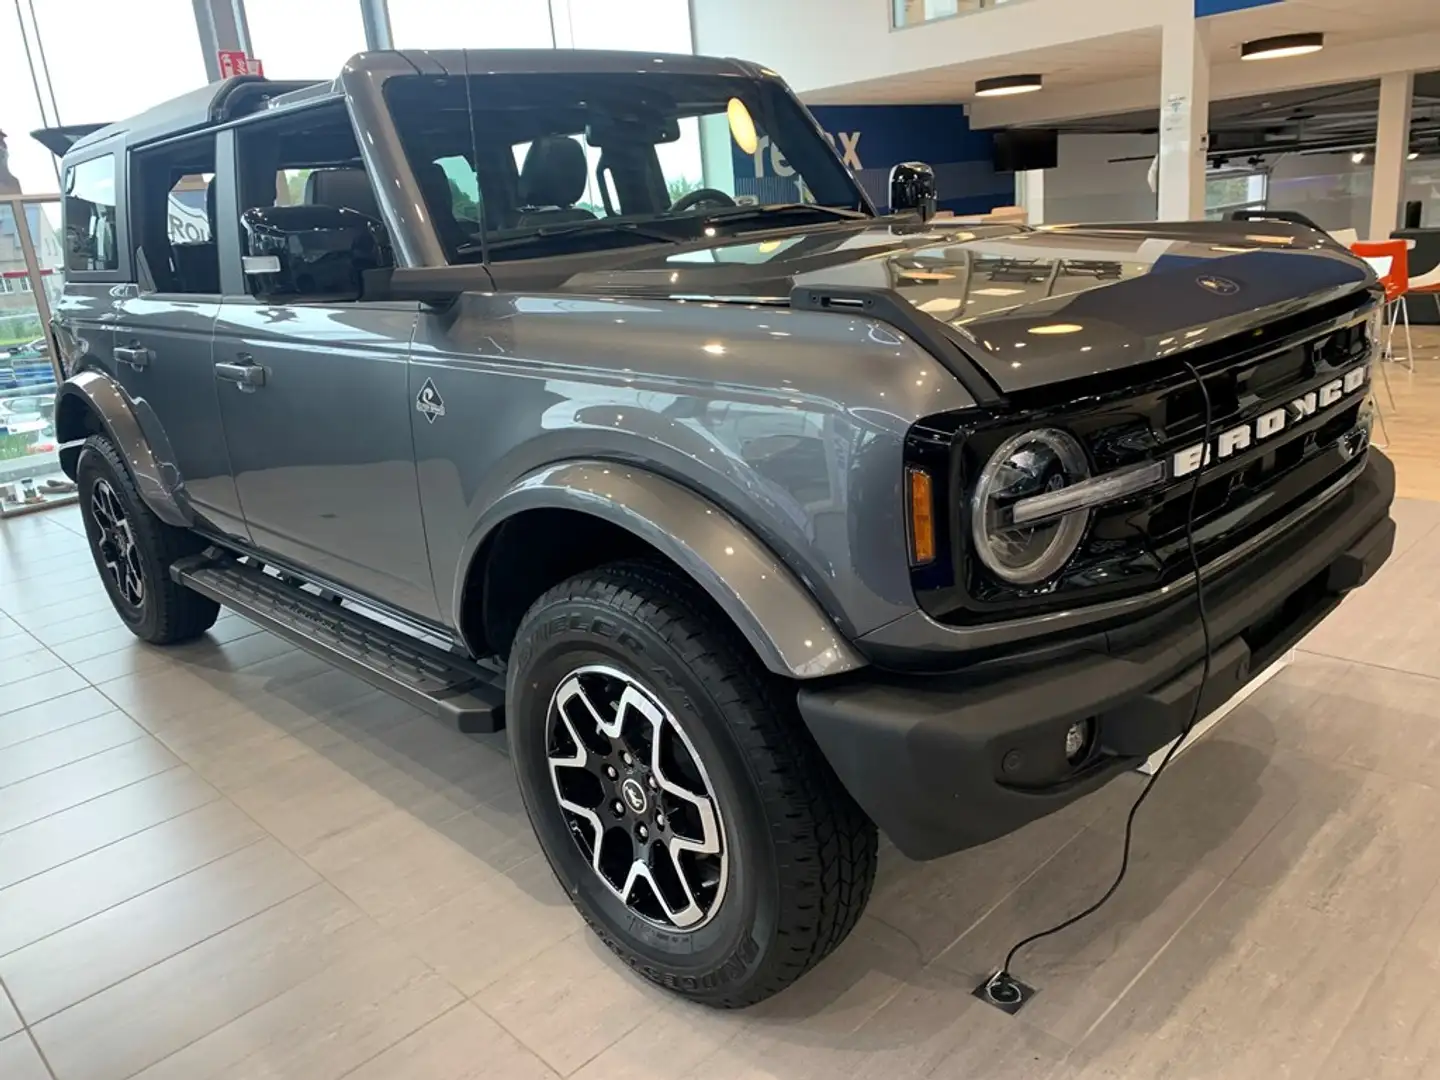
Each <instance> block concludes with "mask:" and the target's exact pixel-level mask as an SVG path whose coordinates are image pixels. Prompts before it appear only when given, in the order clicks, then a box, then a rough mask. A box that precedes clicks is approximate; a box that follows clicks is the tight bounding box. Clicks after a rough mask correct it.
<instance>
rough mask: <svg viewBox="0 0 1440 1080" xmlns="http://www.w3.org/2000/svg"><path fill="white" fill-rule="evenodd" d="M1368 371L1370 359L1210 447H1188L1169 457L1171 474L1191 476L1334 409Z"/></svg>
mask: <svg viewBox="0 0 1440 1080" xmlns="http://www.w3.org/2000/svg"><path fill="white" fill-rule="evenodd" d="M1369 372H1370V365H1369V363H1368V362H1367V363H1364V364H1360V365H1359V366H1357V367H1353V368H1351V369H1350V370H1349V371H1347V372H1345V373H1344V374H1343V375H1341V376H1340V377H1339V378H1336V379H1332V380H1330V381H1329V382H1327V383H1326V384H1325V385H1324V386H1321V387H1319V388H1318V389H1315V390H1311V391H1310V392H1309V393H1307V394H1302V395H1301V396H1300V397H1298V398H1296V399H1295V400H1294V401H1290V402H1287V403H1286V404H1284V405H1281V406H1279V407H1278V408H1274V409H1270V410H1269V411H1268V412H1264V413H1261V414H1260V415H1259V416H1257V417H1256V418H1255V419H1254V420H1252V421H1250V422H1249V423H1248V424H1241V425H1240V426H1238V427H1233V428H1229V429H1227V430H1225V431H1222V432H1220V434H1219V435H1218V436H1216V438H1215V440H1214V442H1213V443H1212V444H1211V445H1210V446H1206V445H1205V444H1204V443H1196V444H1195V445H1194V446H1187V447H1186V448H1185V449H1184V450H1181V451H1179V452H1178V453H1177V454H1175V455H1174V456H1173V457H1172V458H1171V459H1170V475H1171V476H1174V477H1180V476H1188V475H1189V474H1190V473H1193V472H1194V471H1195V470H1196V469H1198V468H1200V467H1201V466H1202V465H1209V464H1210V463H1211V462H1212V461H1214V460H1216V459H1221V460H1223V459H1224V458H1228V457H1231V456H1233V455H1235V454H1237V453H1239V452H1240V451H1241V450H1248V449H1249V448H1250V447H1251V446H1254V445H1255V444H1256V443H1258V442H1263V441H1264V440H1266V439H1269V438H1272V437H1273V436H1275V435H1278V434H1279V433H1280V432H1282V431H1284V430H1285V429H1286V428H1287V427H1290V426H1292V425H1294V424H1298V423H1299V422H1300V421H1302V420H1305V419H1307V418H1308V417H1311V416H1313V415H1315V413H1317V412H1319V411H1320V410H1321V409H1329V408H1333V407H1334V406H1336V405H1338V404H1340V402H1342V401H1344V400H1346V399H1347V398H1349V397H1350V396H1351V395H1352V394H1354V393H1356V392H1357V391H1359V390H1361V389H1362V388H1363V387H1364V386H1365V383H1366V381H1367V380H1368V378H1369Z"/></svg>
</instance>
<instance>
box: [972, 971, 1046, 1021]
mask: <svg viewBox="0 0 1440 1080" xmlns="http://www.w3.org/2000/svg"><path fill="white" fill-rule="evenodd" d="M1037 992H1038V991H1036V989H1035V988H1034V987H1033V986H1026V985H1025V984H1024V983H1022V982H1021V981H1020V980H1019V979H1016V978H1013V977H1012V976H1010V975H1007V974H1005V973H1004V972H1001V971H997V972H996V973H995V974H994V975H991V976H989V977H987V978H986V979H985V981H984V982H982V983H981V984H980V985H979V986H977V987H975V989H974V990H973V991H971V996H972V997H977V998H979V999H980V1000H981V1001H983V1002H985V1004H986V1005H993V1006H995V1008H997V1009H999V1010H1000V1011H1001V1012H1003V1013H1009V1014H1010V1015H1011V1016H1014V1015H1015V1014H1016V1013H1018V1012H1019V1011H1020V1010H1021V1009H1022V1008H1024V1006H1025V1003H1026V1002H1027V1001H1029V1000H1030V999H1031V998H1033V997H1034V996H1035V995H1036V993H1037Z"/></svg>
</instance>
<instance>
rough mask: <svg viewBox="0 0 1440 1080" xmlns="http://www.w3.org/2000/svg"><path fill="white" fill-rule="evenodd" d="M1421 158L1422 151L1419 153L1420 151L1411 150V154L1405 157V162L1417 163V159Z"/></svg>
mask: <svg viewBox="0 0 1440 1080" xmlns="http://www.w3.org/2000/svg"><path fill="white" fill-rule="evenodd" d="M1419 157H1420V151H1419V150H1411V151H1410V153H1408V154H1406V155H1405V160H1406V161H1415V160H1416V159H1417V158H1419Z"/></svg>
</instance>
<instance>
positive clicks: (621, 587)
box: [506, 563, 877, 1008]
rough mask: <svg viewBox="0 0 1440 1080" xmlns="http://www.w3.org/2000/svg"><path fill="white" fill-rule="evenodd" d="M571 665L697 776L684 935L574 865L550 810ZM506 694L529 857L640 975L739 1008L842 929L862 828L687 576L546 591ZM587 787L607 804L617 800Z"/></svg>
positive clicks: (814, 959)
mask: <svg viewBox="0 0 1440 1080" xmlns="http://www.w3.org/2000/svg"><path fill="white" fill-rule="evenodd" d="M589 665H604V666H606V667H608V668H612V669H616V670H618V671H621V672H624V673H625V674H626V675H627V676H633V677H634V678H636V679H637V680H638V681H639V682H640V683H642V684H643V685H644V687H645V688H646V689H647V690H648V691H650V692H651V693H652V694H653V697H654V699H656V700H657V701H658V703H659V704H660V705H661V707H662V708H664V709H667V710H669V714H670V716H671V717H673V720H674V723H675V725H676V726H677V727H679V728H681V729H682V730H683V732H684V735H683V736H682V738H685V739H686V740H688V742H687V745H688V746H690V747H691V748H693V751H694V752H695V754H696V757H697V758H698V761H699V763H700V769H701V772H703V773H706V774H708V775H707V776H706V777H705V779H706V781H707V783H708V784H709V786H710V787H712V788H713V789H714V802H715V804H716V808H717V811H718V816H719V818H720V821H721V823H722V826H723V827H722V828H721V829H720V832H721V833H722V835H723V842H724V845H725V848H724V850H725V853H726V857H727V858H728V860H729V861H728V863H726V864H725V865H726V867H727V868H728V874H723V875H722V880H723V881H724V882H725V884H724V885H722V886H721V887H720V888H721V894H720V897H719V900H718V901H717V902H715V904H714V906H713V909H712V910H711V912H710V914H709V916H708V921H706V922H704V923H703V925H699V926H698V928H695V929H687V930H679V929H671V928H667V927H662V926H657V925H655V924H654V922H652V921H649V920H647V919H646V918H644V917H642V915H640V914H637V912H636V911H635V910H634V909H633V908H632V906H629V905H627V903H626V901H625V900H622V899H621V898H620V896H619V895H617V893H616V892H615V891H612V889H611V888H610V887H607V886H606V884H605V882H604V881H603V880H602V878H601V875H600V873H598V872H597V871H596V870H595V869H593V868H592V866H591V862H590V860H589V858H587V852H586V850H584V840H583V839H577V836H582V835H588V834H584V831H583V830H577V829H576V828H575V826H574V824H573V822H574V815H573V814H572V815H569V816H568V817H567V813H566V811H565V810H563V809H562V808H561V805H560V799H559V797H558V792H559V782H558V781H553V782H552V766H551V764H550V762H549V760H548V759H547V754H548V753H551V752H552V751H553V750H554V746H555V744H554V742H553V740H554V738H555V736H554V735H553V732H552V728H551V722H550V707H551V701H552V697H554V696H555V695H556V692H557V690H558V689H559V688H560V687H561V685H562V682H563V681H565V680H566V678H567V674H568V673H571V672H574V671H576V670H577V669H582V668H586V667H587V666H589ZM507 690H508V693H507V706H506V716H507V728H508V731H509V739H510V748H511V753H512V756H513V758H514V761H515V765H516V770H517V772H518V774H519V780H520V790H521V794H522V796H523V798H524V801H525V806H526V810H527V812H528V813H529V815H530V820H531V822H532V824H533V825H534V827H535V831H536V834H537V835H538V836H539V839H540V843H541V846H542V848H543V849H544V851H545V854H546V857H547V858H548V859H549V861H550V865H551V867H552V868H553V869H554V871H555V874H556V877H557V878H558V879H559V881H560V883H561V885H562V886H564V888H565V890H566V891H567V892H568V893H569V895H570V897H571V899H572V901H573V902H574V904H575V906H576V907H577V908H578V909H579V911H580V913H581V914H582V915H583V916H584V917H585V919H586V921H587V922H589V924H590V926H591V927H592V928H593V929H594V930H595V932H596V933H597V934H599V935H600V937H601V939H602V940H604V942H605V943H606V944H607V945H608V946H609V947H610V948H611V949H612V950H614V952H615V953H616V954H617V955H619V956H620V957H621V958H622V959H623V960H625V962H626V963H628V964H629V965H630V966H631V967H633V968H634V969H635V970H636V971H637V972H639V973H640V974H641V975H643V976H644V977H645V978H647V979H649V980H651V981H652V982H654V983H657V984H659V985H660V986H663V987H665V988H667V989H669V990H672V991H674V992H676V993H678V994H681V995H683V996H685V997H688V998H691V999H693V1000H696V1001H698V1002H701V1003H703V1004H706V1005H710V1006H714V1007H719V1008H739V1007H743V1006H746V1005H752V1004H754V1003H756V1002H759V1001H762V1000H764V999H765V998H768V997H770V996H771V995H773V994H775V993H777V992H778V991H780V990H782V989H784V988H785V987H786V986H788V985H790V984H791V983H792V982H794V981H795V980H796V979H798V978H799V977H800V976H801V975H803V974H805V972H807V971H809V970H810V968H812V967H814V966H815V965H816V964H817V963H819V962H820V961H821V960H822V959H823V958H824V957H825V956H826V955H827V954H828V953H829V952H830V951H831V950H833V949H834V948H835V947H836V946H837V945H839V944H840V942H841V941H843V940H844V939H845V937H846V935H848V934H849V933H850V931H851V930H852V929H853V928H854V926H855V923H856V922H857V921H858V920H859V918H860V915H861V913H862V912H863V911H864V908H865V904H866V901H867V900H868V899H869V896H870V890H871V886H872V885H873V883H874V879H875V861H876V848H877V838H876V832H875V826H874V824H873V823H872V822H871V821H870V819H869V818H868V817H867V816H866V815H865V814H864V812H863V811H862V810H860V808H859V807H858V806H857V805H856V804H855V802H854V800H853V799H851V797H850V795H849V794H848V793H847V792H846V791H845V789H844V788H843V786H842V785H841V784H840V781H839V780H838V779H837V778H836V776H835V774H834V772H833V771H832V770H831V768H830V766H829V764H828V762H826V760H825V758H824V757H823V755H822V754H821V753H820V750H819V748H818V747H817V746H816V745H815V743H814V742H813V740H812V739H811V737H810V734H809V732H808V731H806V730H805V727H804V723H803V721H802V720H801V719H800V717H799V715H798V714H797V712H796V708H795V705H794V700H793V690H792V689H791V688H790V687H788V686H787V685H786V684H785V683H784V682H783V680H780V679H777V678H776V677H774V676H773V675H771V674H770V673H769V672H768V671H766V670H765V669H764V667H763V666H762V665H761V664H760V663H759V661H758V660H757V659H756V658H755V656H754V654H753V652H752V651H751V650H750V648H749V646H748V645H747V643H746V642H745V641H744V639H743V638H742V637H741V636H740V635H739V633H738V631H736V630H735V628H734V627H733V625H732V624H731V623H730V622H729V621H728V620H727V619H726V617H725V616H724V614H723V613H722V612H721V611H720V610H719V608H718V607H716V606H715V605H714V604H713V603H712V602H711V601H710V600H709V598H708V597H706V596H705V595H704V594H703V593H701V592H699V590H698V589H696V588H695V587H694V586H693V585H692V584H691V583H690V582H689V581H687V580H686V579H684V578H683V577H681V576H680V575H678V574H676V573H674V572H672V571H670V570H669V569H667V568H665V567H662V566H658V565H653V564H650V563H620V564H615V565H611V566H607V567H602V568H599V569H597V570H594V571H590V572H587V573H583V574H580V575H578V576H576V577H573V578H571V579H570V580H568V581H566V582H564V583H562V584H561V585H558V586H557V587H555V588H554V589H551V590H550V591H549V592H548V593H546V594H545V595H544V596H542V597H541V598H540V599H539V600H537V601H536V602H535V604H534V605H533V606H532V607H531V608H530V610H529V611H528V612H527V613H526V615H525V617H524V619H523V620H522V621H521V624H520V628H519V630H518V632H517V634H516V637H515V641H514V645H513V648H512V651H511V655H510V663H509V675H508V687H507ZM617 722H618V721H617ZM553 730H560V729H559V728H555V729H553ZM657 741H658V739H657ZM616 745H617V747H623V746H625V745H629V744H628V743H626V742H624V741H621V742H619V743H617V744H616ZM612 753H618V750H616V751H613V752H612ZM636 756H637V757H638V756H639V755H638V754H637V755H636ZM595 760H596V762H599V761H601V760H604V761H607V762H608V761H611V760H613V757H607V758H603V759H602V758H601V757H599V756H597V757H596V758H595ZM657 760H658V759H657ZM608 767H609V766H608V765H606V766H605V768H608ZM657 772H658V769H657ZM652 786H653V785H652ZM599 797H600V798H601V799H602V805H603V806H607V807H613V808H614V809H615V810H616V811H617V816H621V815H623V814H624V808H623V807H621V806H620V804H619V801H618V800H617V801H616V802H604V801H603V800H605V799H607V798H608V797H609V796H606V795H604V794H601V795H600V796H599ZM627 798H628V796H627ZM659 803H660V800H659V799H657V800H656V803H655V805H656V808H657V810H656V813H657V814H658V813H659V812H661V808H660V806H659ZM631 809H633V807H632V808H631ZM657 820H658V817H657ZM606 824H607V827H615V826H613V823H611V822H609V821H608V819H607V822H606ZM636 827H637V828H638V826H636ZM653 827H655V826H652V828H653ZM640 832H641V833H642V834H643V832H644V830H643V829H640ZM607 835H609V834H607ZM637 848H641V849H643V845H639V844H637ZM593 850H594V849H593V848H591V851H593ZM696 895H699V893H698V891H697V892H696Z"/></svg>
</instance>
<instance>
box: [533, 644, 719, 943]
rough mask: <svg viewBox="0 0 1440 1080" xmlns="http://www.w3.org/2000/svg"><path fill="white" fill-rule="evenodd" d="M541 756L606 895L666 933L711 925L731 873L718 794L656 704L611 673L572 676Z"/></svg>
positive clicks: (552, 708) (632, 682)
mask: <svg viewBox="0 0 1440 1080" xmlns="http://www.w3.org/2000/svg"><path fill="white" fill-rule="evenodd" d="M546 756H547V759H548V764H549V767H550V779H551V782H552V785H553V787H554V791H555V796H556V798H557V799H558V800H559V803H560V810H561V812H562V813H563V814H564V817H565V821H566V824H567V825H568V826H569V829H570V833H571V836H572V837H573V838H574V840H575V843H576V845H577V846H578V847H579V849H580V851H581V854H583V855H584V857H585V859H586V861H587V862H589V864H590V866H591V868H592V869H593V870H594V872H595V874H596V875H597V876H598V877H599V878H600V880H601V882H603V884H604V885H605V887H606V888H607V889H609V890H610V892H611V893H613V894H614V895H615V896H616V897H618V898H619V900H620V901H621V902H622V903H623V904H624V905H625V906H626V907H627V908H628V909H629V910H630V911H632V912H633V913H634V914H636V915H638V916H639V917H640V918H642V919H644V920H646V921H647V922H649V923H652V924H653V925H656V926H659V927H661V928H663V929H666V930H670V931H675V930H680V931H693V930H697V929H699V928H700V927H701V926H704V925H705V924H706V923H707V922H709V921H710V919H711V918H713V917H714V915H715V913H716V912H717V911H718V910H719V908H720V903H721V901H722V900H723V899H724V895H725V885H726V878H727V876H728V872H729V859H728V855H727V853H726V851H725V842H724V830H723V826H722V822H721V817H720V810H719V805H718V802H717V800H716V798H715V793H714V792H715V789H714V787H713V786H712V784H711V783H710V778H709V776H708V775H707V774H706V771H705V766H704V765H703V764H702V763H701V761H700V756H699V754H698V753H696V751H695V747H694V744H693V743H692V742H691V741H690V738H689V736H688V735H687V734H686V733H685V730H684V729H683V728H682V727H681V726H680V724H679V723H678V722H677V721H676V718H675V716H674V715H673V714H672V713H671V712H670V710H669V709H667V708H666V707H665V706H664V705H663V704H661V702H660V699H659V698H658V697H657V696H656V695H655V694H653V693H652V692H651V691H650V690H648V689H647V688H646V687H645V686H644V685H643V684H642V683H641V682H640V681H639V680H638V679H635V678H634V677H633V676H631V675H628V674H626V673H625V672H622V671H619V670H617V669H615V668H610V667H605V666H600V665H592V666H587V667H582V668H578V669H577V670H575V671H572V672H571V673H570V674H569V675H567V676H565V677H564V678H563V679H561V680H560V683H559V685H558V687H557V688H556V690H555V693H554V694H553V695H552V696H551V699H550V705H549V709H548V711H547V715H546Z"/></svg>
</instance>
